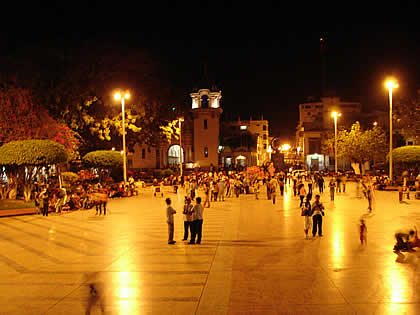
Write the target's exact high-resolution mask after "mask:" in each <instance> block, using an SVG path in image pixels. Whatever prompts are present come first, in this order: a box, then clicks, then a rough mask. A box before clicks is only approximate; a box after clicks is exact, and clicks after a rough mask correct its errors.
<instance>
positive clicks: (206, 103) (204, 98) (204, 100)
mask: <svg viewBox="0 0 420 315" xmlns="http://www.w3.org/2000/svg"><path fill="white" fill-rule="evenodd" d="M201 107H202V108H208V107H209V97H208V96H207V95H203V96H202V97H201Z"/></svg>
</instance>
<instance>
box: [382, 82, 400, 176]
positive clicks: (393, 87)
mask: <svg viewBox="0 0 420 315" xmlns="http://www.w3.org/2000/svg"><path fill="white" fill-rule="evenodd" d="M385 85H386V87H387V88H388V91H389V180H390V181H391V182H392V89H395V88H397V87H398V84H397V83H396V82H395V81H394V80H388V81H387V82H386V83H385Z"/></svg>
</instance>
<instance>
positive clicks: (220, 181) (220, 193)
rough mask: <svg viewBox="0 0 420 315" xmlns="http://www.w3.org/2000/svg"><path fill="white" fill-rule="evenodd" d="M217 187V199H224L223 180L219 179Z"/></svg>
mask: <svg viewBox="0 0 420 315" xmlns="http://www.w3.org/2000/svg"><path fill="white" fill-rule="evenodd" d="M217 187H218V188H219V201H225V181H224V180H223V179H221V180H219V182H218V183H217Z"/></svg>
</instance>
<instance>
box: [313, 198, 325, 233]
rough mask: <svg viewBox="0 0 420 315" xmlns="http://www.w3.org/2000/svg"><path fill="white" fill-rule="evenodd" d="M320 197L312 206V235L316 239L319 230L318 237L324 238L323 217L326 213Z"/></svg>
mask: <svg viewBox="0 0 420 315" xmlns="http://www.w3.org/2000/svg"><path fill="white" fill-rule="evenodd" d="M320 198H321V197H320V196H319V195H316V196H315V202H314V203H313V204H312V235H313V236H314V237H315V236H316V232H317V230H318V235H319V236H322V217H323V216H324V215H325V213H324V209H325V208H324V205H323V204H322V203H321V201H320Z"/></svg>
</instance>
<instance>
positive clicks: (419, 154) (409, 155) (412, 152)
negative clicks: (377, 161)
mask: <svg viewBox="0 0 420 315" xmlns="http://www.w3.org/2000/svg"><path fill="white" fill-rule="evenodd" d="M392 160H393V161H394V162H396V163H406V164H416V163H420V146H419V145H410V146H404V147H399V148H396V149H394V150H392Z"/></svg>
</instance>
